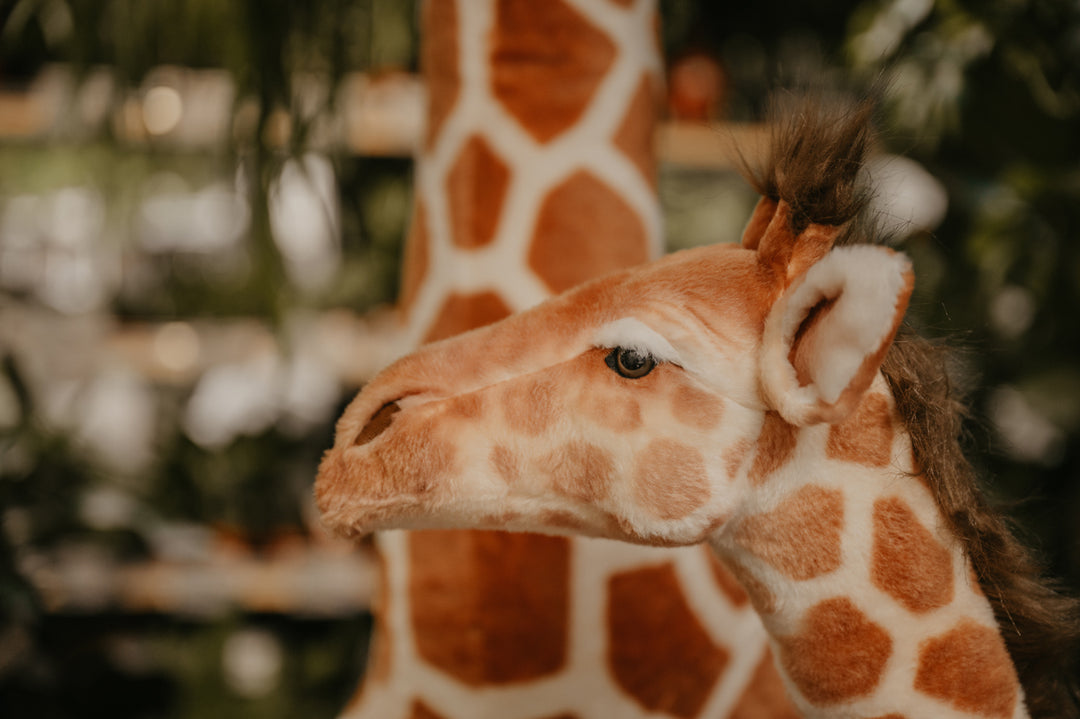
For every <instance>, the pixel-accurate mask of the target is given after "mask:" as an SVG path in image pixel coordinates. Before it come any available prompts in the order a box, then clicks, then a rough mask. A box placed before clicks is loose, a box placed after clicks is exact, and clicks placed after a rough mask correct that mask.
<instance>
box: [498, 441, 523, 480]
mask: <svg viewBox="0 0 1080 719" xmlns="http://www.w3.org/2000/svg"><path fill="white" fill-rule="evenodd" d="M491 464H492V465H493V466H494V467H495V471H496V472H498V473H499V476H500V477H502V478H503V481H504V482H506V483H507V484H509V485H510V486H511V487H512V486H514V485H515V484H517V483H518V482H520V481H521V460H520V459H518V456H517V455H516V454H514V452H513V451H511V450H510V449H507V448H506V447H504V446H502V445H501V444H500V445H495V446H494V447H492V449H491Z"/></svg>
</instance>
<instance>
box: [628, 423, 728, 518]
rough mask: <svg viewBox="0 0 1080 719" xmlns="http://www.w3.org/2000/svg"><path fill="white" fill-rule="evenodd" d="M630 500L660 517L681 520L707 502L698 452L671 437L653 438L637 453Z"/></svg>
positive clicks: (703, 471)
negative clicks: (631, 498)
mask: <svg viewBox="0 0 1080 719" xmlns="http://www.w3.org/2000/svg"><path fill="white" fill-rule="evenodd" d="M635 460H636V461H635V466H634V499H635V500H636V501H637V503H638V504H639V505H641V506H642V507H644V508H646V509H647V510H649V511H650V512H651V513H652V514H654V515H655V516H657V517H659V518H660V519H681V518H682V517H685V516H686V515H688V514H690V513H691V512H693V511H694V510H695V509H697V508H698V507H700V506H702V505H703V504H705V502H707V501H709V494H710V493H709V479H708V476H707V475H706V473H705V458H704V457H702V456H701V452H699V451H698V450H696V449H694V448H693V447H690V446H688V445H685V444H682V443H681V442H676V441H675V440H673V439H654V440H653V441H652V442H649V445H648V446H647V447H646V448H645V449H643V450H642V451H641V452H640V453H638V455H637V457H636V458H635Z"/></svg>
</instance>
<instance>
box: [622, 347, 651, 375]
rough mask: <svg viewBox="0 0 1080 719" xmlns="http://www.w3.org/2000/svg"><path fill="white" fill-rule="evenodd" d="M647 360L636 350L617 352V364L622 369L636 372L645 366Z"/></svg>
mask: <svg viewBox="0 0 1080 719" xmlns="http://www.w3.org/2000/svg"><path fill="white" fill-rule="evenodd" d="M646 362H648V358H647V357H646V356H645V355H642V354H641V353H639V352H638V351H637V350H623V351H622V352H620V353H619V364H621V365H622V366H623V369H627V370H630V371H631V372H636V371H637V370H640V369H641V368H642V367H644V366H645V363H646Z"/></svg>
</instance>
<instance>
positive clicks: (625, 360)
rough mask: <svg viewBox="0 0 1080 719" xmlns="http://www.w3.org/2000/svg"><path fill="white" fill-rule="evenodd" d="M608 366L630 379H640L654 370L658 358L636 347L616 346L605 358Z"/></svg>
mask: <svg viewBox="0 0 1080 719" xmlns="http://www.w3.org/2000/svg"><path fill="white" fill-rule="evenodd" d="M604 361H605V362H606V363H607V366H608V367H610V368H611V369H613V370H615V371H616V372H618V373H619V375H621V376H623V377H626V378H628V379H638V378H640V377H644V376H645V375H647V374H649V373H650V372H652V371H653V368H654V367H656V360H655V359H653V358H652V355H649V354H647V353H643V352H638V351H637V350H634V349H626V348H624V347H616V348H615V349H613V350H611V353H610V354H608V356H607V357H605V358H604Z"/></svg>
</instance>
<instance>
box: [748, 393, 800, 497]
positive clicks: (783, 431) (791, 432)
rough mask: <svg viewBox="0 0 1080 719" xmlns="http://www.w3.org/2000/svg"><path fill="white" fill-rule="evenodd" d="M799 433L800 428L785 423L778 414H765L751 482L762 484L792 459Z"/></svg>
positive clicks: (751, 467)
mask: <svg viewBox="0 0 1080 719" xmlns="http://www.w3.org/2000/svg"><path fill="white" fill-rule="evenodd" d="M798 433H799V430H798V428H797V427H794V426H792V425H790V424H788V423H787V422H785V421H784V418H783V417H781V416H780V414H779V413H778V412H773V411H771V410H770V411H768V412H766V413H765V423H764V424H763V425H762V427H761V435H760V436H759V437H758V441H757V454H756V455H754V463H753V464H752V465H750V481H751V482H752V483H753V484H761V483H762V482H764V481H765V480H766V479H767V478H768V477H769V475H771V474H772V473H773V472H775V471H776V470H778V469H780V468H781V467H783V466H784V465H785V464H786V463H787V461H788V460H789V459H791V453H792V452H793V451H795V440H796V438H797V437H798Z"/></svg>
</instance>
